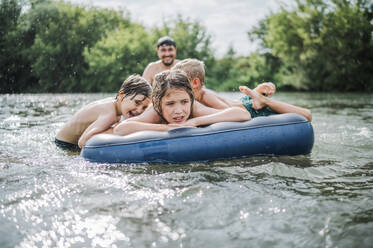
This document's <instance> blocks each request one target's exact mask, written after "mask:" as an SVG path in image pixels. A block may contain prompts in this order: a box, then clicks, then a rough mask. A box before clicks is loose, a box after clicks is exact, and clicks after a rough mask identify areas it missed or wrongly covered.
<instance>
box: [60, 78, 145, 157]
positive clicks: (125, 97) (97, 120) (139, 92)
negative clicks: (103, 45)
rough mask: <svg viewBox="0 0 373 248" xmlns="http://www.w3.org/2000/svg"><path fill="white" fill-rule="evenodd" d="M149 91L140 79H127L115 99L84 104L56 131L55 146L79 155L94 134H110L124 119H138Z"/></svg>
mask: <svg viewBox="0 0 373 248" xmlns="http://www.w3.org/2000/svg"><path fill="white" fill-rule="evenodd" d="M151 92H152V88H151V86H150V84H149V83H148V82H147V81H146V80H145V79H144V78H142V77H140V76H139V75H132V76H129V77H128V78H127V79H126V80H125V81H124V82H123V84H122V86H121V88H120V89H119V92H118V94H117V96H116V98H115V99H112V98H109V99H103V100H99V101H95V102H92V103H90V104H87V105H86V106H84V107H83V108H82V109H80V110H79V111H78V112H76V113H75V114H74V115H73V116H72V117H71V118H70V120H69V121H68V122H67V123H65V124H64V125H63V127H62V128H61V130H59V131H58V133H57V135H56V138H55V143H56V145H57V146H59V147H61V148H63V149H67V150H70V151H79V150H80V148H81V147H82V146H83V145H84V144H85V142H86V141H87V140H88V139H89V138H90V137H92V136H93V135H95V134H98V133H102V132H105V131H108V130H109V131H111V129H110V127H111V126H112V125H113V124H115V123H117V122H118V121H119V120H120V118H121V117H122V116H123V117H124V119H128V118H131V117H133V116H136V115H139V114H141V113H142V112H144V111H145V109H146V108H147V107H148V105H149V103H150V95H151Z"/></svg>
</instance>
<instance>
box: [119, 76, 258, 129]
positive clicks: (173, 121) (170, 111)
mask: <svg viewBox="0 0 373 248" xmlns="http://www.w3.org/2000/svg"><path fill="white" fill-rule="evenodd" d="M154 79H155V80H154V82H155V84H154V88H153V94H152V102H153V107H152V108H151V109H149V110H147V112H149V113H150V115H156V116H158V118H138V119H136V117H135V118H133V119H132V120H126V121H123V122H122V123H120V124H119V125H117V126H116V127H115V128H114V131H113V133H114V134H118V135H127V134H130V133H134V132H137V131H143V130H153V131H168V130H171V129H175V128H180V127H197V126H205V125H210V124H213V123H217V122H224V121H247V120H250V119H251V116H250V114H249V113H248V112H247V111H245V110H244V109H242V108H239V107H231V108H227V109H224V110H217V109H212V108H208V107H206V106H204V105H202V104H200V103H198V102H195V101H194V95H193V90H192V89H191V86H190V83H189V81H188V77H187V76H186V74H185V73H184V72H182V71H180V70H171V71H169V70H168V71H163V72H161V73H158V74H157V75H156V76H155V78H154ZM149 113H148V115H149ZM192 113H193V114H192ZM144 114H145V113H144ZM138 120H141V121H138Z"/></svg>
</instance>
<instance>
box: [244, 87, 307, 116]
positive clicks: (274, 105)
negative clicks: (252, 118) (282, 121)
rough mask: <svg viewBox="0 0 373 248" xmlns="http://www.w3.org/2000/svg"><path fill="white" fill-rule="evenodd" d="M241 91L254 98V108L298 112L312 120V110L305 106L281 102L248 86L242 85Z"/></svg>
mask: <svg viewBox="0 0 373 248" xmlns="http://www.w3.org/2000/svg"><path fill="white" fill-rule="evenodd" d="M239 89H240V91H242V92H243V93H245V94H246V95H248V96H250V97H251V98H252V99H253V108H254V109H261V108H264V107H269V108H271V109H272V110H274V111H276V112H277V113H280V114H284V113H296V114H300V115H303V116H304V117H306V118H307V119H308V120H309V121H311V120H312V114H311V111H310V110H308V109H305V108H301V107H297V106H294V105H291V104H288V103H284V102H280V101H277V100H274V99H272V98H268V97H265V96H263V95H261V94H259V93H258V92H256V91H254V90H251V89H249V88H248V87H246V86H240V87H239Z"/></svg>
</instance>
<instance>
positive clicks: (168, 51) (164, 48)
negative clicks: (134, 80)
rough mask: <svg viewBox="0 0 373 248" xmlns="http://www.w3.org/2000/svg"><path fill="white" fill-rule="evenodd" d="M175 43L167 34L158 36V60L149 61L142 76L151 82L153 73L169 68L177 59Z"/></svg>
mask: <svg viewBox="0 0 373 248" xmlns="http://www.w3.org/2000/svg"><path fill="white" fill-rule="evenodd" d="M176 52H177V49H176V43H175V41H174V40H173V39H172V38H171V37H168V36H164V37H161V38H159V40H158V42H157V54H158V57H159V59H160V60H158V61H155V62H152V63H150V64H149V65H148V66H147V67H146V68H145V70H144V73H143V74H142V76H143V77H144V78H145V79H146V80H147V81H148V82H149V83H150V84H153V80H154V76H155V74H157V73H159V72H162V71H165V70H170V69H171V68H172V67H173V66H174V65H175V64H176V63H177V62H179V60H177V59H176Z"/></svg>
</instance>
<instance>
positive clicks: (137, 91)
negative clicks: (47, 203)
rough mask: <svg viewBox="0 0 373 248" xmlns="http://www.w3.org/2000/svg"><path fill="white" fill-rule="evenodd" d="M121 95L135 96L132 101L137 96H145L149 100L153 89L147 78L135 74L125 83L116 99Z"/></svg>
mask: <svg viewBox="0 0 373 248" xmlns="http://www.w3.org/2000/svg"><path fill="white" fill-rule="evenodd" d="M119 94H124V95H126V96H133V97H132V98H131V100H132V99H133V98H135V97H136V96H137V95H143V96H144V97H145V98H148V97H150V96H151V94H152V87H151V85H150V84H149V82H148V81H146V79H145V78H143V77H141V76H140V75H138V74H133V75H131V76H129V77H128V78H127V79H126V80H125V81H124V82H123V84H122V86H121V87H120V89H119V92H118V94H117V97H116V98H115V99H118V95H119ZM145 98H144V100H145Z"/></svg>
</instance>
